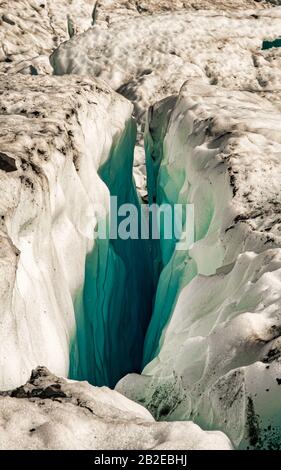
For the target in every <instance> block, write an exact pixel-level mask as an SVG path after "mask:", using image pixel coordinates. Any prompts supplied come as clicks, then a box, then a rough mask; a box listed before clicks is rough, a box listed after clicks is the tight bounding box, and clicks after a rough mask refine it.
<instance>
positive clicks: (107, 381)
mask: <svg viewBox="0 0 281 470" xmlns="http://www.w3.org/2000/svg"><path fill="white" fill-rule="evenodd" d="M135 139H136V125H135V123H134V121H133V120H130V121H129V122H128V123H127V127H126V130H125V132H124V133H123V135H122V136H121V138H120V139H119V140H118V142H116V144H115V145H114V146H113V148H112V150H111V154H110V156H109V158H108V159H107V162H106V163H105V164H104V165H103V166H102V168H101V169H100V170H99V175H100V177H101V179H102V180H103V181H104V183H105V184H106V185H107V187H108V189H109V191H110V194H111V196H117V201H118V207H120V206H121V205H122V204H125V203H126V204H128V203H129V204H134V205H135V206H136V207H137V208H138V210H139V218H140V217H141V211H140V204H139V200H138V196H137V193H136V189H135V185H134V182H133V177H132V166H133V154H134V145H135ZM120 220H122V217H121V218H119V221H120ZM108 224H109V225H110V220H109V221H108ZM138 225H139V230H140V224H138ZM153 282H154V281H153V277H152V262H151V256H150V250H149V242H148V241H147V240H142V239H141V238H140V237H139V239H136V240H132V239H127V240H123V239H121V238H120V237H119V234H118V237H117V239H109V238H107V239H105V240H103V239H98V240H97V243H96V244H95V247H94V249H93V251H92V252H91V253H90V254H89V255H88V256H87V260H86V267H85V282H84V286H83V287H82V289H81V290H80V292H79V294H78V295H77V297H76V301H75V315H76V323H77V333H76V337H75V339H74V341H73V344H72V348H71V354H70V371H69V375H70V377H71V378H74V379H80V380H82V379H87V380H89V381H90V382H92V383H94V384H95V385H99V386H102V385H108V386H110V387H114V385H115V384H116V382H117V381H118V380H119V379H120V378H121V377H123V376H124V375H125V374H127V373H128V372H132V371H134V372H137V371H140V370H141V364H142V355H143V342H144V336H145V333H146V330H147V326H148V323H149V320H150V316H151V309H152V298H153Z"/></svg>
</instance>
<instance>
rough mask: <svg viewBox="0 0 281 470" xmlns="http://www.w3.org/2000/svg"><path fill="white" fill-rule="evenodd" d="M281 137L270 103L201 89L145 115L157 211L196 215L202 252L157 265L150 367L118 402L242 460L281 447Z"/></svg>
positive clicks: (163, 251)
mask: <svg viewBox="0 0 281 470" xmlns="http://www.w3.org/2000/svg"><path fill="white" fill-rule="evenodd" d="M280 130H281V129H280V109H278V108H277V107H275V105H274V104H273V103H270V102H269V101H267V100H264V99H263V98H261V97H258V96H255V95H253V94H250V93H246V92H240V91H231V92H230V91H228V90H226V89H223V88H220V87H217V86H214V85H212V86H211V85H208V84H206V83H205V82H204V81H203V82H201V83H200V82H199V81H198V80H196V79H193V80H189V81H187V82H186V83H185V84H184V85H183V87H182V89H181V91H180V94H179V96H178V99H177V100H176V101H175V99H174V98H172V99H171V98H170V99H169V98H168V99H166V100H163V101H162V102H160V103H159V104H158V105H155V107H154V108H153V109H151V110H150V113H149V114H148V123H147V134H146V142H147V145H146V148H147V158H148V167H152V171H149V172H148V178H153V181H152V183H151V186H153V185H154V190H155V197H156V200H157V202H158V203H161V201H162V200H166V201H167V200H168V201H170V202H171V203H173V204H174V203H176V202H179V201H183V200H186V201H188V202H189V203H192V204H194V213H195V243H194V244H193V245H192V247H191V248H190V249H189V250H188V252H185V251H180V250H177V249H176V246H175V249H174V251H173V252H172V254H171V253H170V252H171V250H170V246H169V244H168V245H167V244H166V243H165V241H163V242H162V244H161V246H160V254H159V253H156V256H158V257H159V256H160V258H161V260H162V264H163V269H162V271H161V274H160V278H159V283H158V287H157V293H156V299H155V306H154V312H153V317H152V320H151V323H150V326H149V329H148V332H147V335H146V340H145V347H144V365H145V366H146V367H145V368H144V370H143V372H142V376H137V375H132V376H130V375H129V376H127V377H125V378H124V379H122V380H121V381H120V382H119V384H118V385H117V390H118V391H121V393H124V394H125V395H127V396H128V397H130V398H132V399H134V400H136V401H139V402H140V403H142V404H144V405H145V406H146V407H147V408H148V409H149V410H150V411H151V412H153V414H154V416H155V417H156V418H157V419H165V420H166V419H168V420H175V419H183V420H187V419H192V420H193V421H194V422H196V423H198V424H200V425H201V426H203V428H205V429H220V430H223V431H224V432H225V433H226V434H227V435H228V436H229V437H230V438H231V440H232V442H233V443H234V445H235V446H236V447H239V448H251V447H252V448H279V442H280V432H281V429H280V420H281V409H280V401H279V388H280V385H279V384H280V383H281V380H280V377H281V369H280V364H281V363H280V357H281V355H280V331H281V330H280V329H281V319H280V303H281V296H280V282H281V264H280V261H281V258H280V255H281V246H280V242H281V238H280V231H281V225H280V223H281V221H280V203H281V199H280V182H279V171H278V170H277V168H279V166H280V150H281V147H280V144H281V141H280ZM179 175H181V178H179ZM259 175H260V177H259ZM257 180H258V181H259V184H258V185H256V181H257ZM187 222H188V221H187ZM167 253H168V256H167Z"/></svg>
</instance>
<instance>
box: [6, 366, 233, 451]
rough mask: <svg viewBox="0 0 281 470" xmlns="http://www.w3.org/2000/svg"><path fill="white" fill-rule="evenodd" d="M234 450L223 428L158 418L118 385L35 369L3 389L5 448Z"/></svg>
mask: <svg viewBox="0 0 281 470" xmlns="http://www.w3.org/2000/svg"><path fill="white" fill-rule="evenodd" d="M19 448H20V449H21V450H27V449H29V450H40V449H44V450H51V449H52V450H87V449H88V450H95V449H97V450H99V449H102V450H108V449H114V450H118V449H143V450H149V449H154V450H168V449H180V450H184V449H187V450H211V449H217V450H230V449H231V448H232V446H231V443H230V441H229V439H228V438H227V437H226V436H225V435H224V434H223V433H221V432H219V431H218V432H210V431H202V430H201V429H200V428H199V426H197V425H196V424H194V423H191V422H187V423H180V422H178V423H157V422H155V421H154V419H153V417H152V416H151V414H150V413H149V412H148V411H147V410H146V409H145V408H143V407H142V406H140V405H138V404H137V403H134V402H132V401H130V400H128V399H127V398H125V397H123V396H122V395H121V394H119V393H118V392H116V391H114V390H110V389H108V388H106V387H102V388H99V387H92V386H91V385H89V384H88V383H87V382H74V381H69V380H66V379H63V378H59V377H57V376H55V375H53V374H51V373H50V372H49V371H48V370H47V369H46V368H44V367H38V368H37V369H36V370H33V371H32V374H31V377H30V379H29V381H28V382H27V383H26V384H25V385H23V386H21V387H19V388H17V389H15V390H12V391H10V392H6V393H1V392H0V449H1V450H3V449H4V450H11V449H17V450H18V449H19Z"/></svg>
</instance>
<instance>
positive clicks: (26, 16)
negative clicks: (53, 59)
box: [0, 0, 95, 73]
mask: <svg viewBox="0 0 281 470" xmlns="http://www.w3.org/2000/svg"><path fill="white" fill-rule="evenodd" d="M94 4H95V1H94V0H59V1H57V0H7V1H6V0H3V1H2V0H1V1H0V71H1V72H10V73H14V72H22V73H51V70H52V69H51V67H50V64H49V59H48V57H49V54H50V53H51V51H52V50H54V49H55V48H56V47H57V46H58V45H59V44H60V43H61V42H62V41H64V40H66V39H68V38H69V32H68V31H69V28H68V23H72V24H73V29H74V31H75V33H81V32H83V31H85V30H86V29H88V28H89V27H90V26H91V24H92V11H93V8H94Z"/></svg>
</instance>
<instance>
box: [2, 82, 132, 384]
mask: <svg viewBox="0 0 281 470" xmlns="http://www.w3.org/2000/svg"><path fill="white" fill-rule="evenodd" d="M0 88H1V90H2V92H1V96H0V124H1V131H0V150H1V153H0V306H1V316H0V320H1V321H0V337H1V342H0V371H1V373H0V389H2V390H3V389H7V388H12V387H15V386H17V385H19V384H20V383H22V382H23V381H24V380H26V379H27V377H28V375H29V372H30V370H31V368H33V367H36V366H37V365H38V364H39V363H44V364H46V366H48V367H49V368H50V369H52V370H53V371H54V372H55V373H58V374H61V375H65V376H66V375H67V373H68V366H69V345H70V341H71V339H72V338H73V335H74V334H75V317H74V310H73V300H74V297H75V295H76V293H77V291H78V289H79V288H80V287H81V285H82V284H83V280H84V270H85V257H86V254H87V253H89V252H90V251H91V250H92V249H93V245H94V240H93V235H94V234H93V228H94V226H95V223H96V219H95V213H94V209H93V205H94V204H95V203H100V204H101V205H103V206H104V207H105V209H106V210H108V208H109V191H108V189H107V187H106V185H105V184H104V183H103V182H102V181H101V179H100V177H99V176H98V173H97V172H98V170H99V168H100V167H101V166H102V165H103V164H104V163H105V162H106V161H107V158H108V157H109V154H110V151H111V148H112V146H114V144H115V142H116V141H117V140H118V138H119V137H120V136H122V135H123V133H124V132H125V129H126V126H127V123H128V121H129V120H130V119H131V112H132V106H131V104H130V103H129V102H128V101H127V100H125V99H124V98H122V97H121V96H118V95H117V94H115V93H114V92H113V91H111V90H110V88H109V87H108V86H106V85H105V84H102V83H101V82H98V81H96V80H95V79H89V78H79V77H74V76H71V77H70V76H68V77H62V78H55V77H48V76H46V77H24V76H22V75H17V76H10V77H9V80H7V77H6V76H4V75H3V76H0Z"/></svg>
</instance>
